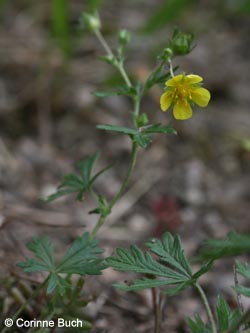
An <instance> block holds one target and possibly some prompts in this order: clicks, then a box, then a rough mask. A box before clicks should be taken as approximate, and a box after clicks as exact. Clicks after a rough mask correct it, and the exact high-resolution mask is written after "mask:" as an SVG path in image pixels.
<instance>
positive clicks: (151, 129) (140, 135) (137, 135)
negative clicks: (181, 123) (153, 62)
mask: <svg viewBox="0 0 250 333" xmlns="http://www.w3.org/2000/svg"><path fill="white" fill-rule="evenodd" d="M144 120H145V117H144ZM97 128H98V129H101V130H106V131H113V132H118V133H122V134H126V135H129V136H130V137H131V139H132V140H133V141H134V142H137V143H138V145H139V146H140V147H142V148H147V147H148V145H149V144H150V143H151V142H152V139H151V137H150V134H159V133H160V134H162V133H163V134H176V133H177V132H176V130H175V129H174V128H172V127H170V126H162V125H161V124H153V125H148V126H144V127H140V128H139V129H133V128H128V127H121V126H115V125H97Z"/></svg>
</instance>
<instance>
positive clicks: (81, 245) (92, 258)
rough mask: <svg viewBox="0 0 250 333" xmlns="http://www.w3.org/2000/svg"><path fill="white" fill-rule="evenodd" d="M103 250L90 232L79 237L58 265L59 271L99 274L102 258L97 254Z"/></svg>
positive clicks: (57, 269)
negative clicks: (91, 236) (98, 257)
mask: <svg viewBox="0 0 250 333" xmlns="http://www.w3.org/2000/svg"><path fill="white" fill-rule="evenodd" d="M102 252H103V250H102V249H100V248H99V247H97V241H96V240H92V239H91V238H90V236H89V234H88V233H85V234H83V236H81V237H78V238H77V239H76V240H75V241H74V243H73V244H72V245H71V247H70V248H69V250H68V251H67V252H66V254H65V255H64V256H63V258H62V259H61V261H60V262H59V263H58V264H57V266H56V271H57V272H59V273H70V274H73V273H76V274H80V275H85V274H89V275H99V274H101V269H102V267H101V266H100V264H101V262H102V260H100V259H97V256H96V255H97V254H100V253H102Z"/></svg>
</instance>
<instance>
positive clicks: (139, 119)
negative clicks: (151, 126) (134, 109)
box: [134, 113, 148, 128]
mask: <svg viewBox="0 0 250 333" xmlns="http://www.w3.org/2000/svg"><path fill="white" fill-rule="evenodd" d="M134 120H135V122H136V125H137V127H138V128H139V127H142V126H145V125H147V124H148V116H147V115H146V113H142V114H141V115H139V116H137V115H134Z"/></svg>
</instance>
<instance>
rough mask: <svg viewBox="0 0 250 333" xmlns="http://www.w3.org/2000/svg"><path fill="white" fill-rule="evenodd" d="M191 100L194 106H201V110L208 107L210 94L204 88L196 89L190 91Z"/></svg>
mask: <svg viewBox="0 0 250 333" xmlns="http://www.w3.org/2000/svg"><path fill="white" fill-rule="evenodd" d="M191 97H192V100H193V101H194V102H195V104H197V105H199V106H201V107H202V108H204V107H206V106H207V105H208V102H209V101H210V97H211V95H210V92H209V91H208V90H207V89H205V88H197V89H193V90H192V91H191Z"/></svg>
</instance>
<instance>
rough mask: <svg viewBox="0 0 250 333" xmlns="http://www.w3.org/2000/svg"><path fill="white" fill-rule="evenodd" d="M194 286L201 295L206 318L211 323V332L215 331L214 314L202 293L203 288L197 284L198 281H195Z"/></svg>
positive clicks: (214, 332)
mask: <svg viewBox="0 0 250 333" xmlns="http://www.w3.org/2000/svg"><path fill="white" fill-rule="evenodd" d="M195 286H196V288H197V290H198V292H199V294H200V296H201V299H202V301H203V303H204V305H205V308H206V311H207V315H208V319H209V321H210V324H211V328H212V332H213V333H217V328H216V324H215V320H214V316H213V313H212V310H211V308H210V305H209V303H208V299H207V296H206V294H205V293H204V290H203V289H202V288H201V286H200V285H199V283H196V284H195Z"/></svg>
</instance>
